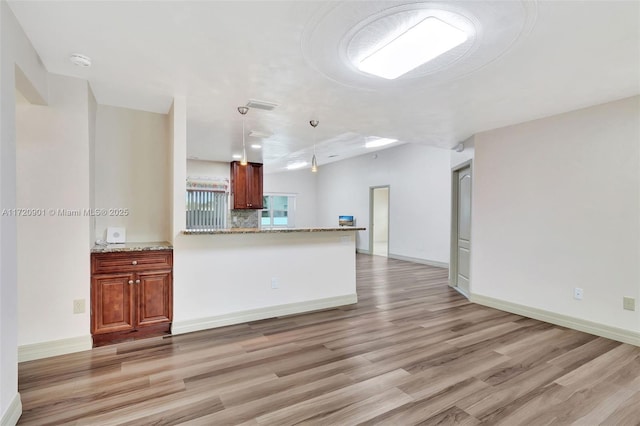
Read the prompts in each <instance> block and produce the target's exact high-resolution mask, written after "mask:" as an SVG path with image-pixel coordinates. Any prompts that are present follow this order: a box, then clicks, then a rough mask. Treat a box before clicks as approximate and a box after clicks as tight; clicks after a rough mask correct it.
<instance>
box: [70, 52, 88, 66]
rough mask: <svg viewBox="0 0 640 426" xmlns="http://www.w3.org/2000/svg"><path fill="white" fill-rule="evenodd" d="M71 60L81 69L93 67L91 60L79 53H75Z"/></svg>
mask: <svg viewBox="0 0 640 426" xmlns="http://www.w3.org/2000/svg"><path fill="white" fill-rule="evenodd" d="M69 60H70V61H71V63H72V64H74V65H77V66H79V67H83V68H87V67H90V66H91V58H90V57H88V56H84V55H81V54H79V53H74V54H73V55H71V56H69Z"/></svg>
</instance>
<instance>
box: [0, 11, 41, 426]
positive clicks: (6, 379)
mask: <svg viewBox="0 0 640 426" xmlns="http://www.w3.org/2000/svg"><path fill="white" fill-rule="evenodd" d="M16 66H18V67H20V71H21V72H22V74H23V75H24V77H25V79H24V80H25V81H23V83H26V82H28V83H29V84H30V85H31V89H32V93H38V98H40V99H42V100H45V101H46V99H47V96H46V94H47V75H46V70H45V69H44V67H42V65H41V63H40V61H39V58H38V55H37V54H36V52H35V50H34V49H33V46H31V43H30V42H29V39H27V37H26V35H25V34H24V32H23V31H22V29H21V28H20V26H19V25H18V22H17V21H16V18H15V16H14V15H13V12H11V10H10V9H9V7H8V5H7V3H6V1H4V0H0V209H2V210H4V209H14V208H16V160H15V159H16V130H15V109H16V104H15V103H16V98H15V90H16V78H15V69H16ZM16 228H17V226H16V218H15V217H13V216H2V217H0V424H2V425H5V424H15V423H16V422H17V420H18V418H19V417H20V415H21V414H22V406H21V403H20V395H19V394H18V351H17V346H18V327H17V322H18V312H17V306H18V286H17V253H16V239H17V229H16Z"/></svg>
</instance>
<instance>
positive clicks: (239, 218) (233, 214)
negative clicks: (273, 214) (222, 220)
mask: <svg viewBox="0 0 640 426" xmlns="http://www.w3.org/2000/svg"><path fill="white" fill-rule="evenodd" d="M261 211H262V210H231V211H230V212H229V227H230V228H259V227H260V212H261Z"/></svg>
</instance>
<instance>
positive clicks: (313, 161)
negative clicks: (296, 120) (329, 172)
mask: <svg viewBox="0 0 640 426" xmlns="http://www.w3.org/2000/svg"><path fill="white" fill-rule="evenodd" d="M309 124H311V127H313V128H314V129H315V128H316V127H318V124H320V122H319V121H318V120H311V121H309ZM311 171H312V172H313V173H316V172H317V171H318V160H317V159H316V137H315V135H314V136H313V157H312V158H311Z"/></svg>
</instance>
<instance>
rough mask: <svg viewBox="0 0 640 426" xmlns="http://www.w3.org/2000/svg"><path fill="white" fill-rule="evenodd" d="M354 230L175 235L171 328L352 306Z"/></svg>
mask: <svg viewBox="0 0 640 426" xmlns="http://www.w3.org/2000/svg"><path fill="white" fill-rule="evenodd" d="M354 234H355V232H354V231H347V232H342V231H335V232H312V233H309V232H302V233H271V234H235V235H180V236H178V237H177V238H176V241H175V242H174V261H175V264H176V266H177V267H178V268H177V269H174V310H173V311H174V326H173V331H174V333H181V332H186V331H194V330H196V329H204V328H209V327H211V326H220V325H226V324H234V323H241V322H245V321H250V320H255V319H258V318H269V317H273V316H277V315H280V314H283V313H282V312H280V311H279V310H280V309H282V308H283V305H292V304H293V305H295V306H292V307H291V306H290V308H291V309H292V311H288V312H287V313H288V314H291V313H298V312H302V311H305V310H310V309H320V308H327V307H333V306H338V305H344V304H348V303H354V302H355V298H356V295H355V294H356V281H355V250H354V246H355V235H354ZM274 278H275V279H276V280H277V282H278V288H277V289H273V288H272V279H274ZM194 295H197V297H194ZM327 299H332V300H327ZM316 303H328V305H316ZM255 315H258V316H257V317H256V316H255Z"/></svg>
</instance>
